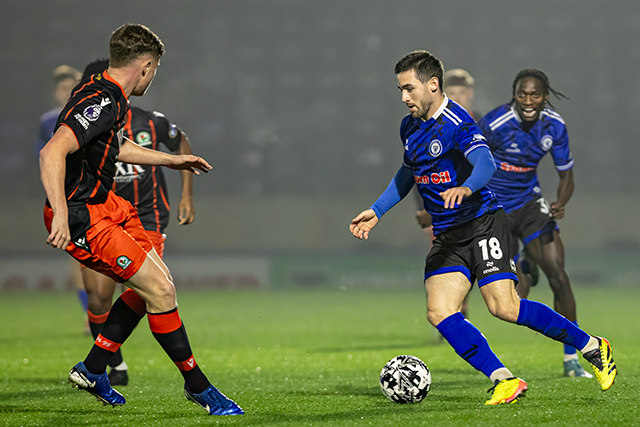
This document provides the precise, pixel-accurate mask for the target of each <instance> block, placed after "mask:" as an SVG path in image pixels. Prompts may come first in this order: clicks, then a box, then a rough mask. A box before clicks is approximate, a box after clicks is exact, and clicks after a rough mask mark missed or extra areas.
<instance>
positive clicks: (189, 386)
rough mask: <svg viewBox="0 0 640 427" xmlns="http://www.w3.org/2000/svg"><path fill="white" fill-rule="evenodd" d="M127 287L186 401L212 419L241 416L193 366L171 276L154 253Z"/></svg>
mask: <svg viewBox="0 0 640 427" xmlns="http://www.w3.org/2000/svg"><path fill="white" fill-rule="evenodd" d="M126 283H127V285H129V286H130V287H131V288H132V289H135V290H136V292H137V293H138V294H139V295H140V296H141V297H142V298H143V299H144V300H145V302H146V304H147V318H148V320H149V326H150V328H151V332H152V333H153V336H154V338H155V339H156V340H157V341H158V343H159V344H160V346H161V347H162V348H163V350H164V351H165V353H167V355H168V356H169V357H170V358H171V360H172V361H173V362H174V363H175V364H176V366H177V367H178V369H179V370H180V373H181V374H182V376H183V378H184V381H185V395H186V396H187V398H188V399H189V400H191V401H193V402H195V403H197V404H198V405H200V406H202V407H203V408H205V409H206V410H207V411H208V412H209V414H211V415H238V414H243V413H244V412H243V411H242V409H241V408H240V407H239V406H238V405H237V404H236V403H235V402H233V401H232V400H231V399H228V398H227V397H226V396H224V395H223V394H222V393H220V392H219V391H218V390H217V389H216V388H215V387H213V385H211V383H210V382H209V380H208V379H207V377H206V376H205V375H204V373H203V372H202V370H201V369H200V366H199V365H198V364H197V363H196V360H195V358H194V356H193V352H192V350H191V346H190V344H189V338H188V337H187V331H186V329H185V326H184V324H183V323H182V319H181V318H180V315H179V314H178V307H177V302H176V294H175V286H174V284H173V282H172V278H171V274H170V272H169V269H168V268H167V267H166V265H165V264H164V262H162V260H161V259H160V257H159V256H158V254H157V253H156V252H155V250H152V251H151V252H150V253H149V254H148V257H147V259H146V260H145V262H144V264H143V265H142V267H140V269H139V270H138V271H137V272H136V273H135V274H134V275H133V276H132V277H131V278H130V279H129V280H128V281H127V282H126Z"/></svg>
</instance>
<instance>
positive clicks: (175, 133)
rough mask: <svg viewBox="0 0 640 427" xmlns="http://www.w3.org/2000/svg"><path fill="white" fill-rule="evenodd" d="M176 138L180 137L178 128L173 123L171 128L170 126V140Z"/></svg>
mask: <svg viewBox="0 0 640 427" xmlns="http://www.w3.org/2000/svg"><path fill="white" fill-rule="evenodd" d="M176 136H178V127H177V126H176V125H174V124H173V123H171V126H169V138H171V139H173V138H175V137H176Z"/></svg>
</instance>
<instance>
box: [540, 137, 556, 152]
mask: <svg viewBox="0 0 640 427" xmlns="http://www.w3.org/2000/svg"><path fill="white" fill-rule="evenodd" d="M552 145H553V138H552V137H551V135H545V136H543V137H542V139H541V140H540V146H541V147H542V149H543V150H544V151H549V149H550V148H551V146H552Z"/></svg>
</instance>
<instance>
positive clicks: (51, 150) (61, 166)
mask: <svg viewBox="0 0 640 427" xmlns="http://www.w3.org/2000/svg"><path fill="white" fill-rule="evenodd" d="M77 149H78V141H77V140H76V137H75V135H74V133H73V132H72V131H71V129H69V128H68V127H67V126H60V127H59V128H58V130H57V131H56V133H55V134H54V135H53V137H52V138H51V139H50V140H49V142H47V144H46V145H45V146H44V147H43V148H42V150H40V179H41V181H42V186H43V187H44V191H45V193H46V194H47V200H48V201H49V205H50V206H51V209H52V210H53V220H52V221H51V233H49V237H47V244H49V245H51V246H53V247H54V248H58V249H65V248H66V247H67V245H68V244H69V241H70V240H71V232H70V231H69V213H68V209H67V197H66V194H65V190H64V179H65V173H66V165H67V156H68V155H69V154H71V153H73V152H74V151H76V150H77Z"/></svg>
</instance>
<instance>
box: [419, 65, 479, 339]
mask: <svg viewBox="0 0 640 427" xmlns="http://www.w3.org/2000/svg"><path fill="white" fill-rule="evenodd" d="M443 78H444V82H443V86H442V88H443V90H444V92H445V93H446V94H447V96H448V97H449V99H450V100H452V101H455V102H457V103H458V104H460V105H461V106H462V107H464V109H465V110H467V112H468V113H469V114H471V117H473V119H474V120H475V121H476V122H477V121H478V120H480V119H481V117H482V116H481V115H480V114H479V113H478V112H477V111H474V110H473V108H472V106H473V97H474V95H475V94H474V90H473V82H474V80H473V77H472V76H471V74H469V72H468V71H467V70H463V69H462V68H454V69H451V70H449V71H447V72H445V73H444V77H443ZM413 194H414V196H415V198H416V203H417V205H418V211H417V212H416V219H417V220H418V224H419V225H420V227H421V228H422V229H423V230H425V232H426V233H427V235H428V236H429V241H430V242H432V241H433V239H434V236H433V227H432V226H431V215H429V213H428V212H427V211H426V210H425V209H424V202H423V200H422V196H420V192H418V190H417V187H416V188H414V191H413ZM468 300H469V296H468V295H467V296H466V297H465V298H464V301H463V302H462V307H461V308H460V312H461V313H462V315H463V316H464V317H468V315H469V302H468ZM439 337H440V338H442V335H439Z"/></svg>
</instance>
